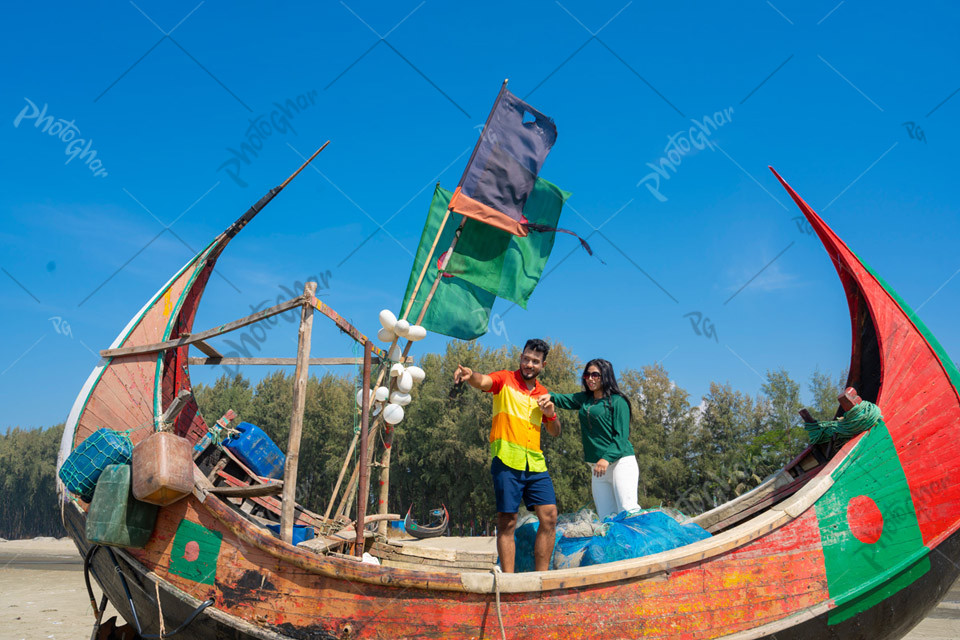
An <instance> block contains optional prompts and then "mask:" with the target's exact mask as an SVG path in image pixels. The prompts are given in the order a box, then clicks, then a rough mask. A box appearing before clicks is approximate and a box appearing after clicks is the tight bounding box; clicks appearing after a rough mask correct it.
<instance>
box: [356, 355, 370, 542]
mask: <svg viewBox="0 0 960 640" xmlns="http://www.w3.org/2000/svg"><path fill="white" fill-rule="evenodd" d="M372 347H373V343H372V342H370V341H369V340H367V341H366V342H364V343H363V404H362V405H361V409H360V460H361V461H362V460H364V459H365V458H366V457H367V422H368V421H369V420H370V353H371V351H372ZM369 489H370V467H368V466H366V465H362V466H361V467H360V492H359V494H358V496H357V542H356V545H355V553H356V555H357V556H358V557H359V556H362V555H363V518H364V516H365V515H366V514H367V494H368V493H369V492H370V491H369Z"/></svg>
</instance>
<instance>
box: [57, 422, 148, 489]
mask: <svg viewBox="0 0 960 640" xmlns="http://www.w3.org/2000/svg"><path fill="white" fill-rule="evenodd" d="M132 456H133V443H132V442H131V441H130V433H129V432H128V431H114V430H113V429H106V428H103V427H101V428H99V429H97V430H96V431H94V432H93V433H92V434H91V435H90V436H89V437H88V438H87V439H86V440H84V441H83V442H81V443H80V444H79V445H77V448H76V449H74V450H73V451H72V452H71V453H70V455H69V456H68V457H67V459H66V461H64V463H63V466H62V467H60V480H62V481H63V484H64V485H66V487H67V489H68V490H69V491H70V492H71V493H75V494H77V495H78V496H80V497H81V498H82V499H83V500H84V501H86V502H90V501H91V500H93V490H94V489H96V487H97V480H99V479H100V474H101V473H102V472H103V470H104V469H106V468H107V465H111V464H127V463H128V462H130V458H131V457H132Z"/></svg>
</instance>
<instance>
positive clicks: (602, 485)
mask: <svg viewBox="0 0 960 640" xmlns="http://www.w3.org/2000/svg"><path fill="white" fill-rule="evenodd" d="M590 468H591V473H592V469H593V465H590ZM591 477H592V479H593V480H592V483H591V489H593V503H594V504H595V505H596V507H597V516H599V518H600V519H601V520H603V519H604V518H606V517H607V516H614V515H616V514H618V513H620V512H621V511H623V510H625V509H639V508H640V503H639V502H638V501H637V486H638V485H639V483H640V467H638V466H637V458H636V457H635V456H624V457H622V458H620V459H619V460H617V461H616V462H611V463H610V466H608V467H607V472H606V473H604V474H603V475H602V476H600V477H599V478H598V477H597V476H591Z"/></svg>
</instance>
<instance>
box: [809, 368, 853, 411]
mask: <svg viewBox="0 0 960 640" xmlns="http://www.w3.org/2000/svg"><path fill="white" fill-rule="evenodd" d="M846 379H847V372H846V371H844V372H843V373H841V374H840V376H838V377H837V379H836V380H832V379H831V378H830V376H829V375H828V374H826V373H823V372H822V371H820V369H816V370H815V371H814V372H813V374H812V375H811V376H810V383H809V385H808V386H807V388H808V390H809V391H810V396H811V397H812V398H813V402H812V404H811V406H810V413H811V414H812V415H813V417H814V419H815V420H833V419H834V417H835V416H836V413H837V411H838V410H839V408H840V404H839V402H838V401H837V396H839V395H840V394H841V393H843V390H844V388H845V387H846V383H845V381H846Z"/></svg>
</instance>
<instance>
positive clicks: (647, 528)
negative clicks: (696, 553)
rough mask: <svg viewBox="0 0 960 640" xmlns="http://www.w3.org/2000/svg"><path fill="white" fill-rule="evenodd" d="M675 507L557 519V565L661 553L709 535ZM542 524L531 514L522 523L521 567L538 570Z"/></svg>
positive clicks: (554, 562) (583, 564) (552, 564)
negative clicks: (600, 517)
mask: <svg viewBox="0 0 960 640" xmlns="http://www.w3.org/2000/svg"><path fill="white" fill-rule="evenodd" d="M687 520H688V519H687V518H686V517H685V516H684V515H683V514H681V513H680V512H678V511H674V510H672V509H650V510H647V511H640V512H637V511H632V512H631V511H622V512H620V513H618V514H617V515H615V516H611V517H609V518H606V519H604V520H603V521H602V522H601V521H599V520H597V518H596V516H595V515H594V514H593V512H590V511H581V512H579V513H577V514H564V515H562V516H560V518H559V519H558V522H557V539H556V544H555V545H554V549H553V556H552V557H551V559H550V568H551V569H568V568H571V567H589V566H591V565H595V564H604V563H607V562H616V561H617V560H626V559H628V558H640V557H642V556H648V555H652V554H654V553H660V552H661V551H667V550H669V549H675V548H676V547H682V546H683V545H686V544H690V543H693V542H696V541H698V540H703V539H704V538H709V537H710V534H709V533H708V532H707V531H706V530H704V529H703V528H702V527H701V526H699V525H697V524H694V523H692V522H688V521H687ZM539 524H540V523H539V522H538V521H537V519H536V518H535V517H529V518H527V519H525V520H524V522H523V523H522V524H521V525H520V526H518V527H517V531H516V534H515V539H516V546H517V552H516V560H515V565H516V570H517V571H518V572H524V571H533V545H534V540H535V539H536V535H537V529H538V527H539Z"/></svg>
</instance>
